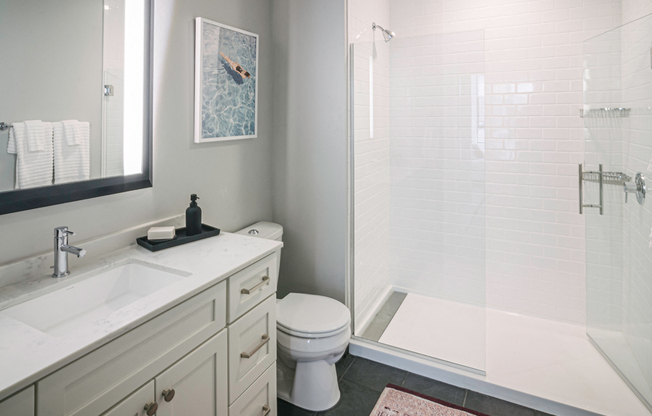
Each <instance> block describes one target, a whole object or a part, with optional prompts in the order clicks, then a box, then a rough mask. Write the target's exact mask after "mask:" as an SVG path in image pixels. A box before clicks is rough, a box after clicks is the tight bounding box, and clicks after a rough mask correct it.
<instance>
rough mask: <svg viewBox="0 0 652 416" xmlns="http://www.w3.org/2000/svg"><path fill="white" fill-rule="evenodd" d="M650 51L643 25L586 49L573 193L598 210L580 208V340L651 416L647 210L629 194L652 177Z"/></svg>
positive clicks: (648, 26)
mask: <svg viewBox="0 0 652 416" xmlns="http://www.w3.org/2000/svg"><path fill="white" fill-rule="evenodd" d="M651 45H652V17H650V16H648V17H644V18H642V19H639V20H636V21H634V22H632V23H629V24H627V25H624V26H622V27H620V28H617V29H614V30H612V31H610V32H607V33H604V34H602V35H600V36H597V37H595V38H592V39H590V40H588V41H586V42H585V44H584V63H585V69H584V84H585V86H584V91H585V93H584V108H583V116H584V131H585V158H584V160H585V161H584V167H583V170H584V173H583V175H582V176H583V181H581V182H580V183H581V184H583V187H584V193H583V195H581V196H582V197H583V204H585V205H602V209H600V208H591V207H589V208H584V214H585V228H586V275H587V280H586V285H587V334H588V335H589V337H590V339H591V340H592V342H593V343H594V345H595V346H596V347H597V348H598V350H599V351H600V352H601V353H602V354H603V355H604V356H605V358H606V359H607V360H608V361H609V362H610V363H611V364H612V366H613V367H614V368H615V369H616V371H617V372H618V373H619V374H620V375H621V377H622V378H623V379H624V380H625V381H626V382H627V383H628V385H629V386H630V387H631V388H632V390H633V391H634V392H635V393H636V394H637V396H638V397H639V398H640V399H641V400H642V401H643V402H644V403H645V404H646V406H647V407H648V408H650V410H651V411H652V205H650V201H646V200H645V198H641V197H640V196H641V195H640V193H639V196H638V198H637V192H636V190H637V189H636V188H637V183H636V178H637V174H640V175H641V176H642V177H643V178H644V177H645V176H647V175H648V174H651V172H652V164H651V163H652V117H651V116H652V110H651V107H652V68H651V57H650V46H651ZM600 165H601V166H602V171H603V173H602V175H600V173H587V171H591V172H599V166H600ZM600 176H602V185H601V184H600ZM625 186H626V187H627V188H628V190H629V192H626V191H625ZM639 189H640V186H639ZM580 201H582V200H581V199H580ZM600 201H602V203H600ZM639 201H640V202H639ZM581 203H582V202H581ZM600 211H602V212H600Z"/></svg>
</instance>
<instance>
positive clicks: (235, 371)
mask: <svg viewBox="0 0 652 416" xmlns="http://www.w3.org/2000/svg"><path fill="white" fill-rule="evenodd" d="M274 361H276V298H275V297H274V296H270V297H269V298H267V300H265V301H264V302H263V303H261V304H260V305H258V306H256V307H255V308H254V310H252V311H251V312H249V313H247V314H246V315H244V316H243V317H241V318H240V319H238V320H237V321H235V322H234V323H233V324H232V325H230V326H229V403H233V402H234V401H235V400H236V399H237V398H238V397H240V395H241V394H242V393H244V391H245V390H247V388H248V387H249V386H250V385H251V383H253V382H254V380H256V379H257V378H258V377H260V375H261V374H263V372H265V370H266V369H267V368H269V366H270V365H272V363H273V362H274Z"/></svg>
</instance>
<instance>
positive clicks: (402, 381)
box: [401, 371, 410, 387]
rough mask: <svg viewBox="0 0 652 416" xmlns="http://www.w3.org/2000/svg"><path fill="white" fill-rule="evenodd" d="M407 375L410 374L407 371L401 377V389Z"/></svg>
mask: <svg viewBox="0 0 652 416" xmlns="http://www.w3.org/2000/svg"><path fill="white" fill-rule="evenodd" d="M408 374H410V372H409V371H406V372H405V376H403V380H401V387H403V384H405V380H407V376H408Z"/></svg>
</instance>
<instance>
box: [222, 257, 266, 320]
mask: <svg viewBox="0 0 652 416" xmlns="http://www.w3.org/2000/svg"><path fill="white" fill-rule="evenodd" d="M277 283H278V253H276V252H274V253H272V254H270V255H269V256H267V257H265V258H264V259H261V260H258V261H257V262H256V263H254V264H252V265H251V266H249V267H247V268H246V269H244V270H240V271H239V272H238V273H236V274H234V275H233V276H230V277H229V316H228V319H229V323H231V322H233V321H235V320H236V319H238V318H239V317H240V316H242V315H243V314H244V313H245V312H247V311H248V310H250V309H252V308H253V307H254V306H256V305H258V304H259V303H260V302H262V301H263V300H264V299H267V297H268V296H269V295H271V294H272V293H275V292H276V285H277Z"/></svg>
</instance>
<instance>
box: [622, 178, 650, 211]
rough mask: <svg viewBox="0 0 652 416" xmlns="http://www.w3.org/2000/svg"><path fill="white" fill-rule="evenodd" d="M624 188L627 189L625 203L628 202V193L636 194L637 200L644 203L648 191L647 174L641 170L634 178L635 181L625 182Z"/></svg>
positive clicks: (641, 203)
mask: <svg viewBox="0 0 652 416" xmlns="http://www.w3.org/2000/svg"><path fill="white" fill-rule="evenodd" d="M623 190H624V191H625V203H627V199H628V198H627V197H628V194H630V193H631V194H636V201H637V202H638V203H639V204H640V205H643V204H644V203H645V195H646V193H647V187H646V185H645V176H643V174H642V173H641V172H638V173H637V174H636V178H634V183H630V182H626V183H624V184H623Z"/></svg>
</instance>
